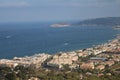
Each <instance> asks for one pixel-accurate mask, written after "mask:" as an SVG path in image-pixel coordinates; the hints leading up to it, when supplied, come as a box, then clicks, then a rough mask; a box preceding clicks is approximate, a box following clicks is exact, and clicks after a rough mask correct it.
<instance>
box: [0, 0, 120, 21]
mask: <svg viewBox="0 0 120 80" xmlns="http://www.w3.org/2000/svg"><path fill="white" fill-rule="evenodd" d="M112 16H113V17H114V16H120V0H0V22H24V21H25V22H29V21H30V22H31V21H55V20H57V21H62V20H64V21H65V20H66V21H67V20H82V19H87V18H96V17H112Z"/></svg>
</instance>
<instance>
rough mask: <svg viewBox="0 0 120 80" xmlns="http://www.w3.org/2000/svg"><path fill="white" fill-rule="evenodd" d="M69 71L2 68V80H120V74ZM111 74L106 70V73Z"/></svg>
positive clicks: (0, 70) (19, 67)
mask: <svg viewBox="0 0 120 80" xmlns="http://www.w3.org/2000/svg"><path fill="white" fill-rule="evenodd" d="M64 68H65V69H67V68H68V69H67V70H69V66H68V65H64ZM67 70H46V69H37V70H34V69H33V68H32V67H24V66H17V67H15V68H9V67H0V80H28V79H29V78H31V77H37V78H39V79H40V80H81V79H82V80H120V76H119V74H116V73H114V72H113V73H112V75H111V76H109V75H102V76H100V77H99V76H98V75H97V74H98V73H96V75H87V74H86V73H87V72H90V73H95V72H97V71H95V72H92V70H81V69H76V70H72V71H67ZM107 71H108V72H109V70H107V69H106V71H105V73H107Z"/></svg>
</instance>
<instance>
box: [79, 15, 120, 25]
mask: <svg viewBox="0 0 120 80" xmlns="http://www.w3.org/2000/svg"><path fill="white" fill-rule="evenodd" d="M78 25H83V26H84V25H85V26H86V25H87V26H89V25H96V26H98V25H105V26H116V25H120V17H107V18H96V19H89V20H84V21H81V22H79V23H78Z"/></svg>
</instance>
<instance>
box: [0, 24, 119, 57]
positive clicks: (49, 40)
mask: <svg viewBox="0 0 120 80" xmlns="http://www.w3.org/2000/svg"><path fill="white" fill-rule="evenodd" d="M49 25H50V23H16V24H15V23H14V24H12V23H9V24H0V58H1V59H2V58H13V57H15V56H18V57H20V56H30V55H34V54H36V53H48V54H54V53H57V52H60V51H63V52H66V51H72V50H78V49H83V48H88V47H92V46H93V45H97V44H101V43H104V42H106V41H108V40H110V39H113V38H115V35H116V34H118V33H119V31H117V30H114V29H112V27H110V26H96V27H95V26H94V27H93V26H89V27H83V26H82V27H81V26H71V27H64V28H63V27H62V28H52V27H50V26H49Z"/></svg>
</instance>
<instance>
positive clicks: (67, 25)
mask: <svg viewBox="0 0 120 80" xmlns="http://www.w3.org/2000/svg"><path fill="white" fill-rule="evenodd" d="M50 26H51V27H69V26H70V24H68V23H57V24H52V25H50Z"/></svg>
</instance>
